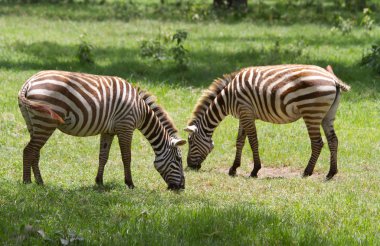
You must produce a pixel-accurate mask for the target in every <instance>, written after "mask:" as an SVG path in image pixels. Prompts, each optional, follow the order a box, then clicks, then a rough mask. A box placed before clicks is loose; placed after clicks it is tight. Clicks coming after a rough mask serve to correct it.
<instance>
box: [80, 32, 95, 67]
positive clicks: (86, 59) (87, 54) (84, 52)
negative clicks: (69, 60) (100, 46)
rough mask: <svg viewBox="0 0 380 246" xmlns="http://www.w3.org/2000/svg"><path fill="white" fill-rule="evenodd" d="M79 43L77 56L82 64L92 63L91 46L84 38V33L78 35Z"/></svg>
mask: <svg viewBox="0 0 380 246" xmlns="http://www.w3.org/2000/svg"><path fill="white" fill-rule="evenodd" d="M80 39H81V43H80V44H79V47H78V51H77V57H78V59H79V62H80V63H82V64H92V63H94V56H93V54H92V50H93V46H92V45H91V44H89V42H88V41H87V40H86V34H82V35H81V36H80Z"/></svg>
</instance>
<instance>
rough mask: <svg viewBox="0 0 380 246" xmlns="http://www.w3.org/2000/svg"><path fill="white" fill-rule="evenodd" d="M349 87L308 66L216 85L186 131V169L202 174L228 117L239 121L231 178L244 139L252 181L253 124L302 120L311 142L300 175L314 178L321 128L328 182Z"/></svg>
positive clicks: (262, 70) (247, 72)
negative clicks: (344, 95)
mask: <svg viewBox="0 0 380 246" xmlns="http://www.w3.org/2000/svg"><path fill="white" fill-rule="evenodd" d="M341 89H342V90H343V91H348V90H349V89H350V87H349V86H348V85H346V84H344V83H343V82H342V81H340V80H339V79H338V78H337V77H336V76H335V75H334V73H333V71H332V68H331V67H330V66H328V67H327V68H326V69H323V68H320V67H317V66H311V65H277V66H262V67H249V68H245V69H242V70H240V71H239V72H237V73H233V74H230V75H226V76H224V78H222V79H218V80H216V81H214V83H213V84H212V85H211V86H210V88H209V89H208V90H207V91H206V92H205V93H204V95H203V96H202V97H201V99H200V100H199V101H198V103H197V105H196V107H195V110H194V113H193V117H192V119H191V120H190V122H189V124H188V126H187V127H186V129H185V130H186V131H188V132H190V134H189V154H188V158H187V162H188V165H189V167H193V168H200V166H201V163H202V161H203V160H204V159H205V158H206V157H207V155H208V154H209V153H210V151H211V150H212V148H213V142H212V140H211V137H212V134H213V132H214V129H215V128H216V127H217V126H218V124H219V122H220V121H222V120H223V119H224V117H225V116H227V115H233V116H234V117H236V118H238V119H239V120H240V122H239V131H238V137H237V142H236V156H235V160H234V164H233V166H232V167H231V168H230V171H229V174H230V175H235V174H236V169H237V168H238V167H239V166H240V159H241V151H242V149H243V146H244V142H245V139H246V137H248V140H249V143H250V145H251V148H252V151H253V159H254V168H253V170H252V172H251V176H252V177H256V176H257V172H258V171H259V170H260V168H261V162H260V157H259V151H258V141H257V133H256V126H255V123H254V122H255V120H256V119H259V120H262V121H265V122H271V123H276V124H285V123H290V122H294V121H296V120H298V119H300V118H303V119H304V122H305V124H306V127H307V130H308V133H309V137H310V140H311V147H312V154H311V157H310V160H309V163H308V165H307V167H306V169H305V171H304V175H305V176H309V175H311V174H312V173H313V170H314V166H315V163H316V161H317V159H318V157H319V154H320V152H321V149H322V146H323V141H322V137H321V133H320V126H321V125H322V127H323V130H324V132H325V134H326V136H327V140H328V144H329V148H330V152H331V162H330V171H329V173H328V175H327V178H332V177H333V176H334V175H335V174H336V173H337V164H336V162H337V147H338V138H337V137H336V134H335V131H334V127H333V123H334V120H335V114H336V110H337V107H338V104H339V97H340V90H341Z"/></svg>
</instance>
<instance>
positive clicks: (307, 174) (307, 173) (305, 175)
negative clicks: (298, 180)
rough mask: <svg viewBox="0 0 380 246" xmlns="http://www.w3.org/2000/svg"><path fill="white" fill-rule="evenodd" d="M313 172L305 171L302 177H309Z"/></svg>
mask: <svg viewBox="0 0 380 246" xmlns="http://www.w3.org/2000/svg"><path fill="white" fill-rule="evenodd" d="M312 174H313V172H307V171H304V172H303V174H302V178H307V177H309V176H311V175H312Z"/></svg>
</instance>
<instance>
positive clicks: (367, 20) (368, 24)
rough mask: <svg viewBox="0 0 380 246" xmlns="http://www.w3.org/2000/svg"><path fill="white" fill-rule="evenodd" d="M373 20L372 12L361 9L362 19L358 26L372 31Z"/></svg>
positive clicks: (367, 9)
mask: <svg viewBox="0 0 380 246" xmlns="http://www.w3.org/2000/svg"><path fill="white" fill-rule="evenodd" d="M374 23H375V20H374V19H373V18H372V11H371V9H369V8H364V9H363V18H362V20H361V21H360V25H361V26H363V27H364V28H365V29H367V30H368V31H371V30H372V27H373V24H374Z"/></svg>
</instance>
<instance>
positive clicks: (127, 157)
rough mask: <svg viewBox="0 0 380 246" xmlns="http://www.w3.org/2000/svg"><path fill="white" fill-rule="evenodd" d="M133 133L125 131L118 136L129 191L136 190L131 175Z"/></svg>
mask: <svg viewBox="0 0 380 246" xmlns="http://www.w3.org/2000/svg"><path fill="white" fill-rule="evenodd" d="M132 135H133V131H123V132H121V133H118V134H117V137H118V138H119V146H120V151H121V157H122V159H123V164H124V182H125V184H126V185H127V186H128V188H129V189H133V188H135V185H134V184H133V181H132V173H131V142H132Z"/></svg>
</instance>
